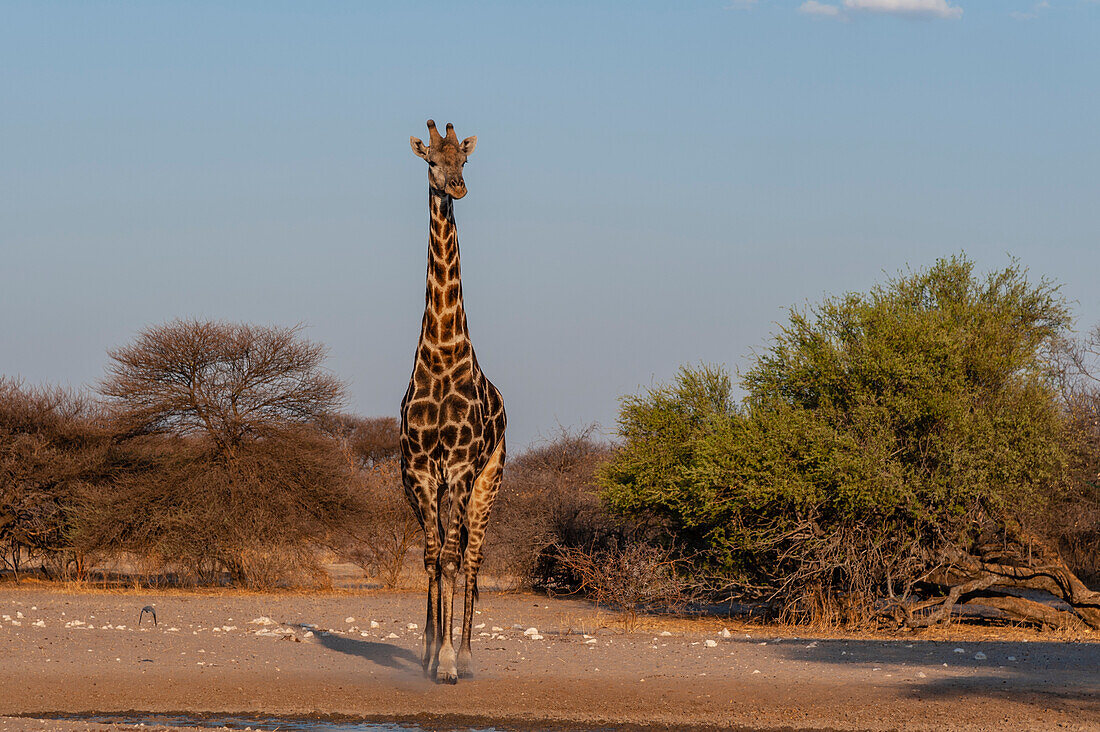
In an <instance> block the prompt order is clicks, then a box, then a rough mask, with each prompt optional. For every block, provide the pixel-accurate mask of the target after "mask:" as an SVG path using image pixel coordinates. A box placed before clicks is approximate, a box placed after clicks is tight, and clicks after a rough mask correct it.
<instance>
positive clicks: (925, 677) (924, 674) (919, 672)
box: [917, 671, 928, 679]
mask: <svg viewBox="0 0 1100 732" xmlns="http://www.w3.org/2000/svg"><path fill="white" fill-rule="evenodd" d="M917 676H919V677H920V678H922V679H927V678H928V674H926V673H924V672H923V671H918V672H917Z"/></svg>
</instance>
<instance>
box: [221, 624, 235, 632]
mask: <svg viewBox="0 0 1100 732" xmlns="http://www.w3.org/2000/svg"><path fill="white" fill-rule="evenodd" d="M236 629H237V626H236V625H223V626H222V630H224V631H225V632H227V633H228V632H229V631H231V630H236Z"/></svg>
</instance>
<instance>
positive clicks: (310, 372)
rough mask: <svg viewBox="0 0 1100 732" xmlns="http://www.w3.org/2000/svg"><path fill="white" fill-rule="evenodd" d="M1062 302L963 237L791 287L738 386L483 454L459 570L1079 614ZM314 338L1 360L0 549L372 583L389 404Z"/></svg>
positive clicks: (256, 578) (680, 590)
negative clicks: (904, 261) (81, 363)
mask: <svg viewBox="0 0 1100 732" xmlns="http://www.w3.org/2000/svg"><path fill="white" fill-rule="evenodd" d="M1072 325H1073V324H1072V319H1071V313H1070V310H1069V307H1068V305H1067V303H1066V302H1065V301H1064V299H1063V298H1062V296H1061V295H1060V293H1059V290H1058V288H1057V286H1056V285H1054V284H1053V283H1051V282H1048V281H1045V280H1041V279H1040V280H1037V281H1036V280H1033V279H1031V278H1029V276H1028V274H1027V272H1026V271H1024V270H1023V269H1021V268H1020V267H1018V266H1016V265H1012V266H1009V267H1007V268H1005V269H1003V270H1000V271H997V272H993V273H991V274H988V275H981V274H979V273H977V272H976V270H975V267H974V264H973V262H971V261H969V260H967V259H966V258H964V257H956V258H952V259H947V260H941V261H939V262H937V263H935V264H934V265H933V266H932V267H930V268H928V269H924V270H919V271H914V272H909V273H904V274H902V275H899V276H897V277H895V278H893V279H890V280H888V281H887V282H885V283H884V284H882V285H881V286H879V287H876V288H874V289H873V290H871V291H870V292H868V293H863V294H849V295H845V296H842V297H837V298H832V299H828V300H825V301H824V302H822V303H820V304H818V305H814V306H809V307H805V308H801V309H794V310H792V311H791V313H790V316H789V318H788V320H787V322H786V323H785V324H784V325H783V326H782V327H781V328H780V330H779V331H778V333H776V334H775V336H774V337H773V339H772V341H771V343H770V344H768V345H767V346H766V347H765V348H764V349H763V350H762V351H761V352H760V353H759V354H758V355H756V356H755V357H754V358H753V359H752V361H751V362H750V364H749V366H748V368H747V369H746V371H745V372H744V373H742V374H740V375H739V385H740V391H739V392H738V391H735V387H734V380H733V378H731V375H730V374H729V372H728V371H727V370H725V369H723V368H721V367H712V366H699V367H692V368H684V369H682V370H681V372H680V373H679V375H678V376H677V377H676V379H675V380H674V381H673V382H672V383H670V384H666V385H661V386H657V387H655V388H652V389H648V390H646V391H644V392H642V393H640V394H636V395H632V396H627V397H625V398H624V399H623V401H622V410H621V413H620V419H619V435H618V439H617V441H615V442H614V443H607V442H604V441H602V440H599V439H596V438H595V437H594V432H593V430H591V429H588V430H581V431H570V430H564V429H563V430H560V431H559V433H558V434H557V435H555V436H554V437H552V438H550V439H547V440H544V441H542V442H540V443H538V444H536V445H534V446H533V447H531V448H529V449H528V450H526V451H525V452H522V453H520V454H518V455H514V456H513V457H512V458H510V461H509V466H508V469H507V471H506V473H505V481H504V484H503V486H502V489H501V494H500V496H499V498H498V500H497V503H496V507H495V509H494V521H493V523H492V525H491V528H490V536H489V543H488V546H487V548H486V555H487V561H486V565H485V568H484V570H483V573H484V574H485V575H490V576H493V577H495V578H497V580H498V583H499V584H503V585H505V586H510V587H516V588H521V587H526V588H535V589H541V590H544V591H548V592H555V593H556V592H582V593H586V594H588V595H589V596H591V597H592V598H594V599H595V600H596V601H598V602H600V603H601V604H605V605H609V606H614V607H617V608H619V609H622V610H624V611H626V612H627V613H636V612H639V611H642V610H654V609H655V610H663V611H668V610H672V611H679V610H684V609H686V608H688V607H692V606H698V605H699V604H700V603H710V602H716V601H727V600H735V601H738V602H740V603H742V604H743V605H748V606H751V607H753V608H755V609H757V610H760V611H763V612H766V613H769V614H771V615H772V616H773V617H780V618H785V619H788V620H794V621H815V622H828V623H843V624H849V625H863V626H865V625H868V624H877V625H883V624H885V625H892V626H908V627H922V626H927V625H931V624H937V623H943V622H947V621H949V620H950V619H951V617H952V616H953V614H954V613H955V611H956V610H957V609H958V608H960V607H973V606H978V605H980V606H982V607H983V608H985V610H986V611H987V612H989V613H992V614H996V615H999V616H1001V617H1007V618H1009V619H1011V620H1016V621H1026V622H1029V623H1035V624H1040V625H1048V626H1059V627H1069V628H1084V627H1091V628H1100V595H1098V594H1097V593H1096V592H1093V591H1092V590H1090V588H1089V586H1088V583H1095V582H1096V581H1097V580H1098V579H1100V576H1098V575H1100V570H1098V567H1100V328H1097V329H1095V330H1093V331H1092V332H1090V333H1088V334H1086V336H1085V337H1083V338H1077V337H1076V336H1075V334H1074V333H1073V331H1072ZM324 356H325V351H324V348H323V347H321V346H320V345H318V344H315V343H311V342H309V341H308V340H306V339H304V338H303V337H302V334H301V333H300V332H299V331H298V330H296V329H293V328H290V329H286V328H262V327H256V326H248V325H236V324H226V323H209V322H201V321H177V322H174V323H170V324H166V325H160V326H154V327H151V328H149V329H147V330H146V331H144V332H143V333H141V334H140V335H139V336H138V338H137V339H136V340H135V341H134V342H133V343H131V344H130V345H128V346H125V347H123V348H120V349H117V350H114V351H111V352H110V353H109V357H110V363H109V365H108V368H107V375H106V377H105V378H104V380H103V381H102V382H101V383H100V385H99V387H98V389H97V393H95V394H82V393H74V392H68V391H64V390H58V389H48V388H29V387H26V386H25V385H23V384H21V383H20V382H17V381H13V380H11V379H5V380H2V381H0V556H2V559H3V562H4V565H5V566H6V568H7V572H8V573H9V574H11V575H14V576H16V577H18V576H21V575H23V574H25V573H26V572H27V571H28V570H32V571H34V572H38V573H43V574H45V575H46V576H49V577H65V578H78V579H79V578H83V577H87V576H88V575H89V572H90V570H91V568H93V567H99V568H101V569H100V570H99V571H100V572H101V574H102V571H103V570H102V568H103V567H110V566H121V564H122V563H125V564H126V565H127V566H129V567H130V568H131V574H133V573H135V572H136V574H137V575H139V576H140V577H142V578H143V580H142V581H145V582H149V583H158V582H159V583H233V584H237V585H241V586H252V587H269V586H275V585H289V584H293V585H303V584H304V585H318V584H324V583H325V582H326V581H327V575H326V574H325V572H324V570H323V566H322V565H323V564H324V563H325V562H331V561H346V562H351V563H354V564H356V565H358V566H359V567H361V568H363V571H364V572H365V573H366V574H367V575H368V576H370V577H372V578H374V580H375V581H376V582H378V583H379V584H382V585H385V586H390V587H392V586H397V585H399V583H400V582H401V580H402V577H403V576H404V575H405V574H406V572H407V570H410V569H412V570H415V569H416V567H417V566H418V564H419V551H418V549H419V546H420V537H419V533H420V530H419V527H418V525H417V523H416V521H415V519H414V518H413V517H412V514H411V512H410V511H409V509H408V507H407V505H406V503H405V498H404V495H403V493H402V491H401V489H400V471H399V450H398V425H397V422H396V420H394V419H392V418H388V417H382V418H364V417H359V416H355V415H349V414H347V413H345V412H344V411H343V405H344V391H343V385H342V384H341V383H340V382H339V381H338V380H337V379H336V378H335V377H334V376H333V375H331V374H330V373H328V372H327V371H326V370H325V369H324V365H323V363H324ZM112 563H114V565H112ZM1051 595H1053V596H1055V597H1057V598H1058V599H1059V600H1060V601H1061V602H1062V604H1061V605H1056V604H1055V603H1051V602H1048V601H1044V600H1043V597H1050V596H1051Z"/></svg>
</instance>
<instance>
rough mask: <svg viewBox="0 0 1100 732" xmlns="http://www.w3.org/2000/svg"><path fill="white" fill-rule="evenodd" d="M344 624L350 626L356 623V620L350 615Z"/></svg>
mask: <svg viewBox="0 0 1100 732" xmlns="http://www.w3.org/2000/svg"><path fill="white" fill-rule="evenodd" d="M344 622H345V623H347V624H348V625H351V624H352V623H354V622H355V618H353V617H352V616H350V615H349V616H347V617H346V618H344Z"/></svg>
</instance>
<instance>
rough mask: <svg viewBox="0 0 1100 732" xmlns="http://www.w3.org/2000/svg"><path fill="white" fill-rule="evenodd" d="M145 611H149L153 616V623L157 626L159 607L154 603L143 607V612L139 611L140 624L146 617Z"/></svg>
mask: <svg viewBox="0 0 1100 732" xmlns="http://www.w3.org/2000/svg"><path fill="white" fill-rule="evenodd" d="M145 613H149V614H150V615H152V616H153V625H154V626H155V625H156V624H157V609H156V608H155V607H153V606H152V605H146V606H145V607H143V608H142V609H141V612H140V613H138V625H141V619H142V618H144V617H145Z"/></svg>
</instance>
